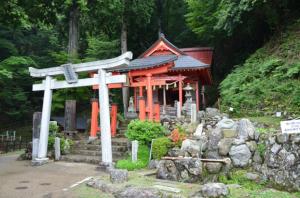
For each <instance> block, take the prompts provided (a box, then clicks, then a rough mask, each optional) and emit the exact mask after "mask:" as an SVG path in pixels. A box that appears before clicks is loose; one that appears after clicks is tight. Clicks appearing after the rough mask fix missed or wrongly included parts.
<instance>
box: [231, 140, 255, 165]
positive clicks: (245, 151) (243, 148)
mask: <svg viewBox="0 0 300 198" xmlns="http://www.w3.org/2000/svg"><path fill="white" fill-rule="evenodd" d="M229 156H230V158H231V160H232V162H233V165H234V166H235V167H245V166H247V165H248V163H249V160H250V158H251V152H250V149H249V148H248V147H247V145H246V144H241V145H233V146H232V147H231V149H230V151H229Z"/></svg>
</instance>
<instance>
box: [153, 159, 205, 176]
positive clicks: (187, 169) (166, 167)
mask: <svg viewBox="0 0 300 198" xmlns="http://www.w3.org/2000/svg"><path fill="white" fill-rule="evenodd" d="M201 176H202V163H201V160H200V159H194V158H186V159H181V160H161V161H160V163H159V166H158V169H157V175H156V177H157V178H158V179H166V180H172V181H183V182H197V181H199V179H201Z"/></svg>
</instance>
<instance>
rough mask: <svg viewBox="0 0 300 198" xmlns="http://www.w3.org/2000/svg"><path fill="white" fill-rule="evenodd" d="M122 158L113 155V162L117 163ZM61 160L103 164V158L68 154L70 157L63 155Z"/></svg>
mask: <svg viewBox="0 0 300 198" xmlns="http://www.w3.org/2000/svg"><path fill="white" fill-rule="evenodd" d="M122 158H123V157H119V156H114V155H113V161H114V162H116V161H118V160H120V159H122ZM61 160H62V161H67V162H79V163H88V164H99V163H100V162H101V156H84V155H74V154H68V155H62V157H61Z"/></svg>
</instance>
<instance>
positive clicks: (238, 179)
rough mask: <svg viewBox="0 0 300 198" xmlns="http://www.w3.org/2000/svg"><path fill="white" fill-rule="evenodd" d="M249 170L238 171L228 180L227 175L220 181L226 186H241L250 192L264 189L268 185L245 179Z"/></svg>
mask: <svg viewBox="0 0 300 198" xmlns="http://www.w3.org/2000/svg"><path fill="white" fill-rule="evenodd" d="M246 173H247V170H236V171H233V172H231V175H230V177H229V178H228V177H227V176H225V175H220V176H219V178H218V180H219V182H222V183H224V184H239V185H241V186H242V187H243V188H245V189H249V190H260V189H262V188H263V187H264V186H265V185H266V183H265V182H260V183H257V182H255V181H252V180H249V179H247V178H246V177H245V174H246Z"/></svg>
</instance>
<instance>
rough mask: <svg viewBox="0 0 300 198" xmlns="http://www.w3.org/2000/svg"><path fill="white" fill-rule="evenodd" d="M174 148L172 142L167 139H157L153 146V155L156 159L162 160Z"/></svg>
mask: <svg viewBox="0 0 300 198" xmlns="http://www.w3.org/2000/svg"><path fill="white" fill-rule="evenodd" d="M171 147H172V142H171V140H170V139H169V138H167V137H161V138H157V139H156V140H155V141H154V142H153V144H152V155H153V158H154V159H158V160H159V159H161V158H162V157H163V156H165V155H166V154H167V153H168V150H169V148H171Z"/></svg>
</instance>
